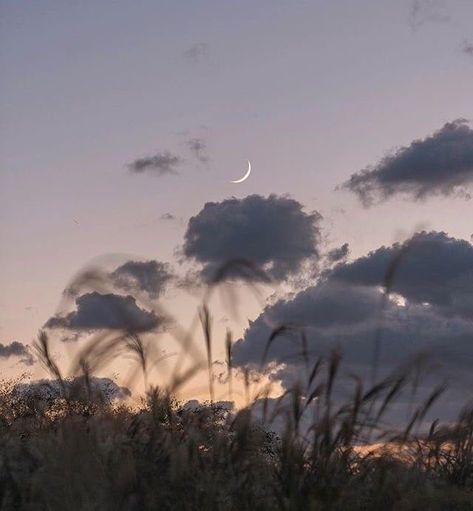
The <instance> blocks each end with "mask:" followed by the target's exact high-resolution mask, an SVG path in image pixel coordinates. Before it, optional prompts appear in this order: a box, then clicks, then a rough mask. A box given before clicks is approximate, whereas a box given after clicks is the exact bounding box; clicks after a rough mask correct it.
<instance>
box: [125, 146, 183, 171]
mask: <svg viewBox="0 0 473 511" xmlns="http://www.w3.org/2000/svg"><path fill="white" fill-rule="evenodd" d="M181 163H182V158H181V157H180V156H178V155H176V154H172V153H170V152H168V151H165V152H162V153H158V154H155V155H154V156H145V157H144V158H138V159H137V160H134V161H132V162H131V163H129V164H128V165H127V167H128V169H129V170H130V172H133V173H135V174H141V173H143V172H150V173H153V174H156V175H158V176H164V175H165V174H177V167H179V166H180V165H181Z"/></svg>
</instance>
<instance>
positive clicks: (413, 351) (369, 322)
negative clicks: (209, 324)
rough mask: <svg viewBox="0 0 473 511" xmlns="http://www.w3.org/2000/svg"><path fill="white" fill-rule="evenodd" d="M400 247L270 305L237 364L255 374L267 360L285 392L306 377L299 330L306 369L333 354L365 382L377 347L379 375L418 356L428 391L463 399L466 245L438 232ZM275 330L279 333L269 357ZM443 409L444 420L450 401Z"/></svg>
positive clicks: (469, 307) (471, 293)
mask: <svg viewBox="0 0 473 511" xmlns="http://www.w3.org/2000/svg"><path fill="white" fill-rule="evenodd" d="M406 244H407V243H406ZM406 244H394V245H393V246H391V247H381V248H379V249H378V250H375V251H373V252H371V253H370V254H368V255H367V256H366V257H361V258H359V259H356V260H355V261H353V262H351V263H341V264H339V265H338V266H337V267H336V268H335V269H334V270H333V271H332V272H329V273H327V274H325V275H324V276H323V277H322V278H321V279H320V280H319V281H318V282H317V283H315V284H314V285H312V286H310V287H309V288H307V289H305V290H303V291H300V292H299V293H297V294H296V295H295V296H293V297H291V298H290V299H280V300H278V301H277V302H275V303H274V304H271V305H268V306H267V307H266V308H265V310H264V311H263V312H262V313H261V314H260V316H259V317H258V318H257V319H256V320H255V321H252V322H250V323H249V326H248V328H247V329H246V330H245V332H244V334H243V336H242V337H241V338H240V339H239V340H238V341H237V342H236V343H235V345H234V350H233V360H234V363H235V365H236V366H239V367H245V366H249V367H252V368H256V369H258V368H259V367H260V363H261V362H262V359H263V355H265V361H264V366H263V367H264V368H266V369H270V370H271V371H272V374H271V378H272V379H274V380H277V381H280V382H281V383H282V385H283V387H285V388H289V387H291V385H292V384H293V383H294V381H295V380H297V379H300V378H302V377H303V376H304V375H305V374H307V372H306V366H305V362H304V357H303V343H302V335H301V332H302V331H304V333H305V336H306V343H307V357H308V359H309V364H310V365H312V364H313V363H314V360H315V359H316V358H317V357H328V356H329V354H330V352H331V351H332V350H334V349H336V348H337V349H340V350H341V352H342V355H343V359H344V367H345V372H346V373H352V374H353V373H355V374H357V375H359V376H361V377H362V378H363V379H365V380H367V379H369V378H370V377H371V374H372V368H373V360H374V357H375V351H374V349H375V345H378V346H379V359H378V360H379V367H378V375H379V376H386V375H387V374H389V373H390V372H392V371H394V370H395V369H396V368H397V367H399V366H401V365H402V364H407V363H408V361H411V362H409V363H412V361H413V360H414V359H415V357H419V356H420V354H423V355H422V356H425V357H426V359H428V360H429V364H430V365H431V366H432V371H431V372H430V373H429V374H427V375H426V376H425V381H424V385H425V390H426V391H428V390H429V385H430V389H431V388H433V386H434V385H437V384H438V383H439V382H441V381H442V380H443V379H448V380H449V381H450V387H449V400H450V401H451V402H452V403H453V402H455V403H456V404H459V403H460V402H461V401H465V400H466V398H467V397H468V396H467V389H468V388H470V387H471V385H472V384H473V375H472V374H471V370H470V366H471V360H472V359H473V343H472V339H473V246H472V245H471V244H470V243H468V242H466V241H464V240H458V239H454V238H451V237H448V236H447V235H446V234H445V233H436V232H431V233H425V232H423V233H418V234H416V235H415V236H414V237H413V239H412V240H409V245H408V246H409V247H410V248H409V250H406V248H405V247H406ZM399 254H402V258H401V259H398V257H399ZM396 260H397V261H399V262H398V267H397V271H396V272H395V275H394V276H393V281H392V288H391V292H392V294H391V295H390V297H388V299H386V296H385V295H384V292H383V287H382V286H383V283H384V281H385V275H386V273H389V271H390V268H391V267H392V263H393V261H396ZM275 331H279V332H280V335H278V336H277V337H276V338H274V339H273V341H272V342H271V345H270V347H269V350H267V352H266V349H267V345H268V339H269V338H270V336H271V334H272V333H273V332H275ZM442 407H443V408H442V410H443V412H442V413H446V410H447V408H448V403H447V404H446V403H443V405H442ZM449 410H450V412H452V413H454V412H455V410H453V409H452V407H450V409H449ZM456 411H458V410H456ZM450 412H449V413H450Z"/></svg>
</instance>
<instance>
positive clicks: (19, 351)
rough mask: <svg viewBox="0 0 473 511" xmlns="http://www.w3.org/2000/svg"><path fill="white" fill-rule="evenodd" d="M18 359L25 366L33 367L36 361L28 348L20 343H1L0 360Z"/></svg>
mask: <svg viewBox="0 0 473 511" xmlns="http://www.w3.org/2000/svg"><path fill="white" fill-rule="evenodd" d="M10 357H18V358H20V362H21V363H23V364H25V365H28V366H30V365H33V363H34V359H33V355H32V354H31V352H30V350H29V349H28V347H27V346H26V345H25V344H23V343H21V342H18V341H13V342H11V343H10V344H3V343H1V342H0V358H5V359H6V358H10Z"/></svg>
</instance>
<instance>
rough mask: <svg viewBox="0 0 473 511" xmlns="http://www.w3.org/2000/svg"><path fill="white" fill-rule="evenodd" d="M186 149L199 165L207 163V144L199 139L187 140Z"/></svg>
mask: <svg viewBox="0 0 473 511" xmlns="http://www.w3.org/2000/svg"><path fill="white" fill-rule="evenodd" d="M187 147H188V148H189V150H190V152H191V153H192V155H193V156H194V158H197V159H198V160H199V161H200V162H201V163H208V161H209V156H208V154H207V144H206V143H205V141H204V140H202V139H201V138H190V139H189V140H187Z"/></svg>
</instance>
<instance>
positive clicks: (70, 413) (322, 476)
mask: <svg viewBox="0 0 473 511" xmlns="http://www.w3.org/2000/svg"><path fill="white" fill-rule="evenodd" d="M201 319H202V323H203V325H204V329H205V325H206V317H205V313H203V314H202V315H201ZM132 341H133V342H132ZM210 341H211V340H210V338H208V339H207V342H208V343H209V351H210ZM122 342H125V343H126V346H127V347H128V349H131V350H133V351H134V352H135V353H140V348H139V347H140V345H141V344H140V342H141V341H140V338H139V337H137V336H132V338H127V336H125V337H123V339H122ZM229 349H230V351H231V348H229ZM36 350H37V356H38V358H39V359H40V360H42V362H43V363H44V365H45V366H46V367H48V368H49V370H50V372H51V374H52V376H53V377H54V378H55V382H56V384H57V385H59V387H60V389H62V390H61V392H60V393H59V394H58V395H49V396H45V395H44V394H43V395H39V394H35V393H29V394H28V393H26V394H25V393H19V392H18V391H17V389H18V386H17V382H3V384H2V386H1V392H0V509H2V510H10V509H11V510H74V511H75V510H84V511H85V510H130V511H131V510H141V509H145V510H147V509H150V510H155V509H156V510H158V509H159V510H161V509H163V510H207V509H208V510H235V511H237V510H243V511H244V510H248V511H249V510H273V509H274V510H305V509H307V510H326V509H327V510H354V511H356V510H359V511H361V510H385V511H388V510H399V511H414V510H419V511H421V510H431V511H436V510H439V511H441V510H442V511H443V510H469V509H473V456H472V443H473V412H472V411H469V410H467V409H465V410H464V411H463V412H462V413H461V415H460V417H459V419H458V421H457V423H455V424H450V425H448V426H440V425H438V424H436V423H434V424H432V425H431V427H430V431H429V432H428V433H425V434H422V435H421V434H418V433H416V432H417V431H418V428H417V426H418V425H419V424H420V422H421V421H423V419H424V416H425V414H426V412H427V410H428V409H429V407H430V406H431V405H432V404H433V403H434V401H435V400H436V398H437V397H438V396H439V395H440V393H441V391H442V389H441V388H437V389H433V390H432V393H431V395H430V396H429V397H428V399H427V400H426V401H425V402H424V403H423V404H422V405H421V406H419V408H418V409H417V410H415V411H414V412H413V414H412V419H411V420H410V421H408V422H407V423H406V425H405V427H404V428H403V429H399V428H398V429H397V430H396V431H391V432H389V431H388V430H383V428H382V427H381V424H383V421H382V418H383V416H384V414H385V413H386V411H387V410H388V409H389V407H390V406H391V405H392V404H393V403H394V402H395V401H396V398H397V396H399V394H400V392H401V390H402V389H403V388H404V387H405V386H406V385H408V382H409V381H410V378H411V375H409V374H408V373H402V374H398V375H397V376H396V377H391V378H387V379H385V380H383V381H381V382H380V383H378V384H376V385H375V386H373V387H371V388H369V389H366V390H364V388H363V385H362V383H361V381H354V384H353V395H352V397H351V398H350V399H349V400H347V401H346V402H342V403H340V402H339V401H335V400H334V399H333V396H332V392H333V388H334V384H335V382H336V379H337V374H338V371H339V364H340V355H339V354H337V353H333V355H332V356H331V357H329V358H328V359H327V360H322V359H319V360H317V361H316V363H315V364H314V365H313V366H312V367H311V370H310V371H308V372H307V381H305V382H304V384H303V385H302V384H301V383H299V384H297V385H295V386H294V387H293V388H292V389H291V390H290V391H289V392H287V393H286V395H285V397H284V399H281V400H280V401H279V402H277V401H276V404H274V400H273V404H272V406H269V400H268V401H267V403H268V406H267V407H266V406H265V405H266V399H265V398H264V397H260V400H259V404H260V405H262V406H260V410H261V408H262V409H263V414H262V415H261V414H258V415H257V414H255V413H254V407H252V405H251V403H250V404H249V406H247V407H245V408H244V409H240V410H238V411H233V410H231V409H229V408H228V407H226V406H222V405H221V404H219V403H212V402H210V401H209V402H208V403H207V404H204V405H202V406H198V407H190V408H189V407H186V406H183V405H182V403H179V402H177V401H176V400H175V399H174V398H173V389H172V388H171V387H169V388H166V389H164V388H163V389H160V388H156V387H151V386H150V387H149V388H148V392H147V395H146V397H145V398H143V400H142V402H141V404H140V405H139V406H133V407H131V406H128V405H125V404H116V403H115V404H114V403H112V402H111V401H109V400H107V399H106V397H105V396H104V395H101V394H100V393H97V392H96V391H94V390H93V389H92V387H91V386H90V381H91V380H90V378H91V375H90V374H89V373H88V372H87V369H86V368H87V364H86V362H85V360H83V365H82V367H83V371H84V374H83V375H82V376H81V377H80V378H76V379H75V380H68V379H65V378H63V377H62V375H61V373H60V371H59V369H58V367H57V365H56V364H55V362H54V361H53V360H52V358H51V355H50V353H49V344H48V338H47V336H46V335H45V334H41V335H40V337H39V340H38V342H37V344H36ZM141 352H142V351H141ZM228 358H229V359H230V360H231V356H229V357H228ZM142 363H143V367H145V365H146V364H145V360H144V359H143V360H142ZM228 371H229V372H230V373H231V371H232V368H231V363H229V364H228ZM185 377H186V376H184V378H181V379H180V381H179V382H174V387H173V388H174V390H175V389H176V387H177V385H179V384H181V383H182V381H183V380H185ZM229 381H231V379H229ZM308 413H309V414H310V417H311V423H310V425H309V427H307V426H306V425H305V426H304V427H302V426H301V424H302V417H303V416H307V414H308ZM261 417H263V418H264V420H261ZM276 419H277V420H278V421H279V426H278V431H277V433H276V432H274V431H273V429H274V428H272V424H273V423H274V421H275V420H276ZM375 441H376V442H378V448H377V449H371V448H369V446H370V445H372V444H373V443H374V442H375ZM380 442H381V447H379V445H380ZM383 446H384V447H383Z"/></svg>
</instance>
